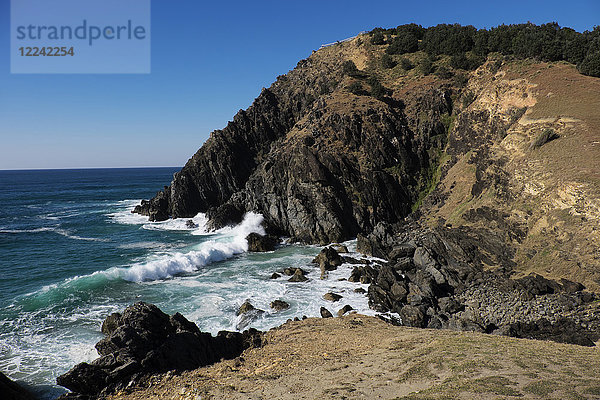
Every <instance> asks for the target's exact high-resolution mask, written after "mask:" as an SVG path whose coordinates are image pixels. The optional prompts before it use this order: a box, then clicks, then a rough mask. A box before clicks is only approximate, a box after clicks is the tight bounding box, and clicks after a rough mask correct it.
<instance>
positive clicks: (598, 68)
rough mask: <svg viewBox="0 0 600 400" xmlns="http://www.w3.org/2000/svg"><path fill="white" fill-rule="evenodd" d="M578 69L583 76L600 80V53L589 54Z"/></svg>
mask: <svg viewBox="0 0 600 400" xmlns="http://www.w3.org/2000/svg"><path fill="white" fill-rule="evenodd" d="M577 68H578V69H579V72H581V73H582V74H583V75H588V76H595V77H599V78H600V51H597V52H595V53H591V54H588V55H587V56H586V57H585V58H584V59H583V61H582V62H581V63H580V64H579V65H578V66H577Z"/></svg>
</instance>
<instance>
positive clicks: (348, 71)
mask: <svg viewBox="0 0 600 400" xmlns="http://www.w3.org/2000/svg"><path fill="white" fill-rule="evenodd" d="M342 71H343V72H344V75H348V76H356V75H358V74H359V71H358V68H356V64H354V62H353V61H352V60H348V61H346V62H344V64H342Z"/></svg>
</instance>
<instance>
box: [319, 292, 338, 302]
mask: <svg viewBox="0 0 600 400" xmlns="http://www.w3.org/2000/svg"><path fill="white" fill-rule="evenodd" d="M323 298H324V299H325V300H328V301H333V302H336V301H339V300H340V299H341V298H342V296H340V295H339V294H335V293H331V292H329V293H325V294H324V295H323Z"/></svg>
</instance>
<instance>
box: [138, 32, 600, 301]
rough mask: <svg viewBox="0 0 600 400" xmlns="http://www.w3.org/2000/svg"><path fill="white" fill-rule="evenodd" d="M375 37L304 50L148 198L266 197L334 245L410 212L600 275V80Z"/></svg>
mask: <svg viewBox="0 0 600 400" xmlns="http://www.w3.org/2000/svg"><path fill="white" fill-rule="evenodd" d="M371 39H372V38H371V37H370V36H369V35H368V34H366V35H360V36H358V37H356V38H354V39H353V40H350V41H347V42H344V43H340V44H337V45H334V46H330V47H327V48H324V49H321V50H319V51H317V52H314V53H313V54H312V55H311V56H310V57H309V58H307V59H306V60H302V61H301V62H299V63H298V66H297V67H296V68H295V69H294V70H292V71H290V72H289V73H288V74H287V75H284V76H280V77H279V78H278V79H277V81H276V82H275V83H274V84H273V85H272V86H271V87H270V88H268V89H264V90H263V91H262V93H261V94H260V96H259V97H258V98H257V99H256V100H255V101H254V103H253V104H252V106H250V107H249V108H248V109H247V110H245V111H240V112H239V113H238V114H237V115H236V116H235V117H234V119H233V121H231V122H230V123H229V124H228V125H227V127H226V128H224V129H223V130H219V131H215V132H213V133H212V134H211V137H210V138H209V139H208V141H207V142H206V143H205V144H204V145H203V146H202V148H200V150H198V152H197V153H196V154H195V155H194V156H193V157H192V158H191V159H190V160H189V161H188V162H187V164H186V165H185V167H184V168H183V169H182V170H181V171H180V172H178V173H177V174H175V176H174V179H173V181H172V183H171V185H170V186H169V187H166V188H165V189H164V190H163V191H161V192H159V193H158V194H157V195H156V197H154V198H153V199H151V200H149V201H144V202H142V204H141V205H139V206H137V207H136V209H135V212H138V213H141V214H144V215H148V216H149V218H150V219H152V220H161V219H166V218H170V217H173V218H177V217H190V216H193V215H195V214H196V213H198V212H206V213H207V215H208V217H209V219H210V223H209V224H210V226H211V227H213V228H218V227H221V226H223V225H226V224H230V223H235V222H238V221H239V220H240V219H241V217H242V215H243V214H244V213H245V212H247V211H255V212H259V213H261V214H263V215H264V217H265V223H266V224H267V225H268V227H269V228H270V230H271V231H272V233H275V234H282V235H287V236H290V237H291V238H293V239H294V240H297V241H301V242H305V243H321V244H322V243H328V242H334V241H340V240H344V239H349V238H352V237H355V236H357V235H363V236H365V235H368V234H369V233H371V232H372V231H373V230H374V229H375V228H376V227H377V225H378V224H379V223H381V222H384V223H387V224H388V226H389V228H388V229H391V230H392V231H394V230H395V229H396V228H395V227H397V226H400V225H402V222H403V221H404V219H405V218H406V217H407V216H408V215H409V214H411V213H412V214H411V217H410V219H411V220H412V221H414V222H415V223H416V224H417V225H418V227H419V229H430V228H434V227H444V226H445V227H447V228H451V229H450V232H462V231H464V232H468V233H469V234H470V235H476V236H477V239H476V240H477V241H478V242H479V243H480V244H482V245H481V246H480V248H479V249H478V250H477V251H478V252H479V253H480V255H479V256H478V257H480V258H481V260H482V263H481V265H480V268H482V269H500V270H503V271H508V272H507V273H509V274H512V275H513V276H514V277H517V278H518V277H523V276H526V275H528V274H529V273H538V274H541V275H544V276H546V277H549V278H553V279H561V278H566V279H569V280H572V281H576V282H581V283H583V284H584V285H585V286H586V287H587V288H588V289H590V290H594V291H595V290H598V288H600V258H599V256H598V252H597V249H598V247H599V246H600V231H599V230H598V221H600V189H599V187H600V170H599V168H598V165H600V163H598V162H597V161H598V160H600V145H598V143H600V121H599V119H598V114H597V111H596V110H597V109H599V107H600V104H599V102H600V80H599V79H598V78H593V77H586V76H583V75H580V74H578V73H577V71H576V69H575V68H574V66H572V65H570V64H568V63H566V62H555V63H541V62H535V61H531V60H517V59H514V58H511V57H509V56H502V55H499V54H493V53H492V54H490V55H488V57H487V61H485V62H484V63H483V64H482V65H481V66H480V67H478V68H477V69H476V70H474V71H467V70H461V69H456V68H453V67H452V66H451V65H452V62H451V58H450V57H449V56H444V55H440V56H437V57H434V58H431V56H428V55H426V54H425V53H423V52H420V51H417V52H415V53H409V54H404V55H402V56H398V55H392V56H389V54H385V52H386V48H387V46H388V45H387V44H385V43H387V42H389V41H390V40H387V41H386V42H384V43H383V44H373V41H372V40H371ZM385 57H387V59H385ZM384 60H386V62H384ZM390 60H391V61H390ZM429 61H431V62H432V63H433V64H432V65H430V66H429V67H428V68H425V67H423V65H424V64H427V62H429ZM412 65H419V66H420V67H419V68H412ZM431 70H433V71H434V72H433V73H429V72H430V71H431ZM399 224H400V225H399ZM396 233H397V232H396ZM373 246H374V247H375V248H374V249H373V254H377V255H379V256H381V257H384V258H389V256H390V254H389V253H387V252H388V251H389V250H390V249H389V248H388V249H385V248H384V247H381V245H380V244H377V243H374V244H373ZM378 246H379V247H381V248H380V249H379V250H378V249H377V247H378ZM474 246H475V244H474Z"/></svg>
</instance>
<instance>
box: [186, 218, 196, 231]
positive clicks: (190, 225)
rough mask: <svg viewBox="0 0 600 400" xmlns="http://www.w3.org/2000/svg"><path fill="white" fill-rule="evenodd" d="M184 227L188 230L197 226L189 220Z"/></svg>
mask: <svg viewBox="0 0 600 400" xmlns="http://www.w3.org/2000/svg"><path fill="white" fill-rule="evenodd" d="M185 227H186V228H188V229H194V228H197V227H198V225H197V224H196V223H195V222H194V221H192V220H191V219H188V220H187V221H185Z"/></svg>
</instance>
